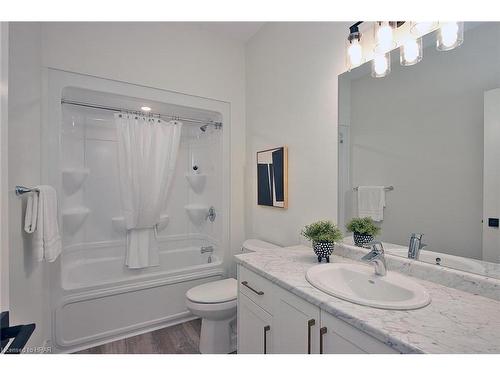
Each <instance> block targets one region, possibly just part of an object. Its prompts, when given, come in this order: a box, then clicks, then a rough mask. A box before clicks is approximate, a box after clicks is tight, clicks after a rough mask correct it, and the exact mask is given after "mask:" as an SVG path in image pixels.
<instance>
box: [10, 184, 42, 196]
mask: <svg viewBox="0 0 500 375" xmlns="http://www.w3.org/2000/svg"><path fill="white" fill-rule="evenodd" d="M14 191H15V192H16V195H17V196H18V197H19V196H21V195H23V194H26V193H31V192H33V191H37V189H35V188H27V187H26V186H21V185H16V188H15V189H14Z"/></svg>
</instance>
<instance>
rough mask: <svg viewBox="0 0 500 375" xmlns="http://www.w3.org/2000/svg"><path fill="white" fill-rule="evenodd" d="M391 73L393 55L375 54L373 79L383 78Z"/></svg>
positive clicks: (387, 53) (388, 53)
mask: <svg viewBox="0 0 500 375" xmlns="http://www.w3.org/2000/svg"><path fill="white" fill-rule="evenodd" d="M390 72H391V53H390V52H386V53H375V55H374V56H373V61H372V77H375V78H382V77H385V76H386V75H388V74H389V73H390Z"/></svg>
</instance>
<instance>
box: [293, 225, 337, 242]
mask: <svg viewBox="0 0 500 375" xmlns="http://www.w3.org/2000/svg"><path fill="white" fill-rule="evenodd" d="M302 235H303V236H304V237H306V238H308V239H310V240H311V241H313V242H338V241H340V240H342V238H343V237H344V236H343V235H342V232H341V231H340V229H339V228H337V226H336V225H335V224H334V223H332V222H331V221H329V220H320V221H317V222H315V223H312V224H310V225H306V226H305V227H304V229H302Z"/></svg>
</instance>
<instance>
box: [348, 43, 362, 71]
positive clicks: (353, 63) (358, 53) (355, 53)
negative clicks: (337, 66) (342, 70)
mask: <svg viewBox="0 0 500 375" xmlns="http://www.w3.org/2000/svg"><path fill="white" fill-rule="evenodd" d="M362 63H363V47H362V46H361V43H359V40H358V39H352V40H348V41H347V44H346V66H347V69H348V70H351V69H354V68H355V67H357V66H360V65H361V64H362Z"/></svg>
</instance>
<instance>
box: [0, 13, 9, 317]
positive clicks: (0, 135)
mask: <svg viewBox="0 0 500 375" xmlns="http://www.w3.org/2000/svg"><path fill="white" fill-rule="evenodd" d="M8 67H9V24H8V22H1V23H0V311H7V310H8V309H9V241H8V237H9V217H8V205H9V200H8V189H9V184H8V178H9V176H8V166H9V165H8V162H7V157H8V138H7V137H8V119H9V118H8V96H9V95H8V94H9V92H8V90H9V70H8Z"/></svg>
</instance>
